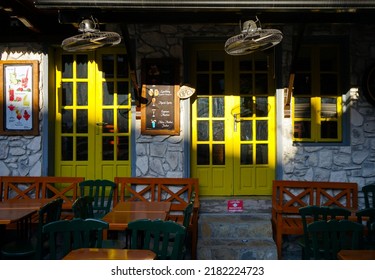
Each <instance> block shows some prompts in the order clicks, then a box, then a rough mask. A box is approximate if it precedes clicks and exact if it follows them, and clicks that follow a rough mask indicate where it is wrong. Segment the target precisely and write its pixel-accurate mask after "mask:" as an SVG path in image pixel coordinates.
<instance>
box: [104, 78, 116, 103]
mask: <svg viewBox="0 0 375 280" xmlns="http://www.w3.org/2000/svg"><path fill="white" fill-rule="evenodd" d="M113 93H114V84H113V82H104V83H103V105H113Z"/></svg>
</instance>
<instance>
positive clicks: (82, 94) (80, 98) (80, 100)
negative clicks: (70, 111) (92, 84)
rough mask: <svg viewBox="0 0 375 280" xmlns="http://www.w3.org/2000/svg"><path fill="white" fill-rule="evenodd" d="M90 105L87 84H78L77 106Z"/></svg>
mask: <svg viewBox="0 0 375 280" xmlns="http://www.w3.org/2000/svg"><path fill="white" fill-rule="evenodd" d="M87 104H88V90H87V83H77V105H80V106H85V105H87Z"/></svg>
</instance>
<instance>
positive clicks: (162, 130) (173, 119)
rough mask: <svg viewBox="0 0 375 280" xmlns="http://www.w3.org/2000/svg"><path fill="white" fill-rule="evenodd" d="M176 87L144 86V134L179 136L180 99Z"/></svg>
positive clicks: (142, 127)
mask: <svg viewBox="0 0 375 280" xmlns="http://www.w3.org/2000/svg"><path fill="white" fill-rule="evenodd" d="M178 88H179V86H176V85H143V86H142V99H143V100H145V102H143V103H142V105H141V119H142V121H141V132H142V134H150V135H159V134H168V135H179V134H180V99H179V97H178V96H177V94H176V93H177V91H178Z"/></svg>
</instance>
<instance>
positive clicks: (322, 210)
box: [297, 205, 351, 260]
mask: <svg viewBox="0 0 375 280" xmlns="http://www.w3.org/2000/svg"><path fill="white" fill-rule="evenodd" d="M299 214H300V215H301V219H302V226H303V237H302V238H301V239H299V240H298V242H297V243H298V244H299V245H300V246H301V248H302V259H305V260H308V259H310V258H311V255H312V244H311V237H310V236H309V234H308V231H307V225H308V224H309V223H311V222H316V221H328V220H331V219H336V218H337V217H340V219H345V220H347V219H348V218H349V216H350V215H351V212H350V210H348V209H346V208H340V207H327V206H317V205H309V206H305V207H301V208H299Z"/></svg>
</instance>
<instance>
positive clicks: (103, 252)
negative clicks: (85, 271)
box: [64, 248, 156, 260]
mask: <svg viewBox="0 0 375 280" xmlns="http://www.w3.org/2000/svg"><path fill="white" fill-rule="evenodd" d="M155 258H156V254H155V253H154V252H153V251H151V250H133V249H107V248H81V249H77V250H72V251H70V252H69V253H68V254H67V255H66V256H65V257H64V260H154V259H155Z"/></svg>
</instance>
